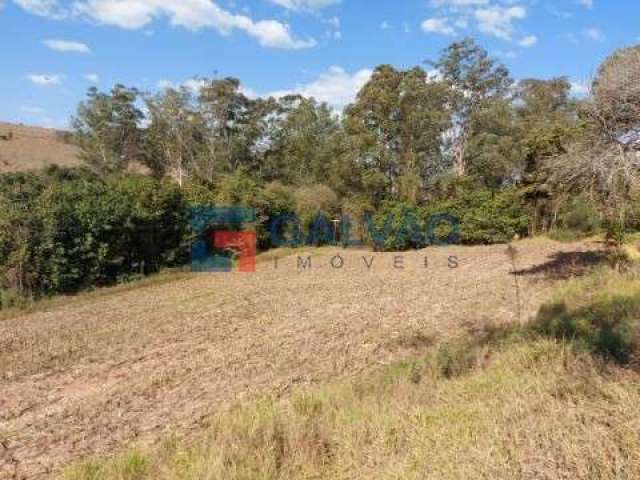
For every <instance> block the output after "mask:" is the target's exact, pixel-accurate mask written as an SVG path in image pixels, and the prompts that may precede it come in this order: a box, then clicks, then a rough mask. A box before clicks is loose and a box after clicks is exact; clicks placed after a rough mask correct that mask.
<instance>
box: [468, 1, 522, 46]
mask: <svg viewBox="0 0 640 480" xmlns="http://www.w3.org/2000/svg"><path fill="white" fill-rule="evenodd" d="M474 16H475V18H476V21H477V22H478V29H479V30H480V31H481V32H483V33H487V34H489V35H493V36H494V37H497V38H501V39H503V40H511V37H512V36H513V33H514V26H513V21H514V20H522V19H524V18H526V16H527V9H526V8H524V7H522V6H519V5H518V6H514V7H501V6H497V5H493V6H490V7H487V8H479V9H478V10H476V11H475V13H474Z"/></svg>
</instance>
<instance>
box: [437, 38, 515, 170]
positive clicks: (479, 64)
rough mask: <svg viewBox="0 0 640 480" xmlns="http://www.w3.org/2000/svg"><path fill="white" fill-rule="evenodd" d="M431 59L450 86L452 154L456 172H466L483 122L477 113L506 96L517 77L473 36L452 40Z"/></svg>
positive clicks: (449, 141)
mask: <svg viewBox="0 0 640 480" xmlns="http://www.w3.org/2000/svg"><path fill="white" fill-rule="evenodd" d="M427 63H428V64H429V65H431V66H432V67H433V68H435V69H436V71H437V72H438V75H439V76H441V78H442V80H443V82H444V83H445V84H446V85H447V86H448V87H449V89H448V98H447V107H448V111H449V114H450V115H451V120H452V122H453V127H452V129H451V130H450V131H449V133H448V143H449V145H448V154H449V156H450V159H451V163H452V166H453V170H454V172H455V174H456V175H457V176H464V175H466V174H467V160H468V151H467V149H468V147H469V142H470V140H471V137H472V136H473V135H474V134H475V133H477V132H476V131H475V130H476V129H477V127H478V126H479V124H478V122H474V116H476V115H478V114H480V113H482V111H483V110H486V109H487V108H491V107H492V106H495V103H496V102H498V101H501V100H504V99H505V97H507V96H508V95H509V93H510V90H511V86H512V84H513V80H512V79H511V77H510V75H509V71H508V70H507V68H506V67H505V66H504V65H502V64H501V63H499V62H497V61H495V60H494V59H492V58H490V57H489V54H488V52H487V51H486V50H485V49H483V48H482V47H481V46H479V45H478V44H477V43H476V42H475V41H474V40H473V39H471V38H466V39H464V40H462V41H460V42H455V43H452V44H451V45H449V46H448V47H447V48H445V49H444V50H443V52H442V54H441V56H440V58H439V59H438V60H437V61H435V62H432V61H430V62H427Z"/></svg>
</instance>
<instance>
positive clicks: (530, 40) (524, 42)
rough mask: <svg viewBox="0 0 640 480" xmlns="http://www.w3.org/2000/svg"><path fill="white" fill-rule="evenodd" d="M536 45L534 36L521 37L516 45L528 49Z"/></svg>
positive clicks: (536, 41) (536, 38) (536, 40)
mask: <svg viewBox="0 0 640 480" xmlns="http://www.w3.org/2000/svg"><path fill="white" fill-rule="evenodd" d="M537 43H538V37H536V36H535V35H527V36H526V37H522V38H521V39H520V40H519V41H518V45H520V46H521V47H525V48H530V47H533V46H535V45H536V44H537Z"/></svg>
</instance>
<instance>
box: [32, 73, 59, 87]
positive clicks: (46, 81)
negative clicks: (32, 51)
mask: <svg viewBox="0 0 640 480" xmlns="http://www.w3.org/2000/svg"><path fill="white" fill-rule="evenodd" d="M27 79H28V80H29V81H30V82H31V83H34V84H36V85H40V86H49V85H59V84H60V82H62V77H61V76H60V75H43V74H38V73H30V74H29V75H27Z"/></svg>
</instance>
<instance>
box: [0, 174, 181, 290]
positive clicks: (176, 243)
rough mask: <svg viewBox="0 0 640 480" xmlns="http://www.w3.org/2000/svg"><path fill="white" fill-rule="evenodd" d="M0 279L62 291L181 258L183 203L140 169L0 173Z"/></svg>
mask: <svg viewBox="0 0 640 480" xmlns="http://www.w3.org/2000/svg"><path fill="white" fill-rule="evenodd" d="M0 185H1V187H0V192H1V193H0V205H1V207H0V208H1V211H0V228H1V230H2V233H0V273H1V274H2V276H1V279H2V284H3V285H2V287H3V288H4V289H8V290H17V291H20V292H25V293H29V294H35V295H41V294H51V293H69V292H75V291H78V290H80V289H82V288H86V287H89V286H92V285H104V284H109V283H113V282H115V281H118V280H122V279H126V278H127V277H129V276H131V275H139V274H147V273H150V272H153V271H157V270H158V269H160V268H162V267H164V266H171V265H176V264H180V263H184V262H185V261H186V253H187V251H188V250H187V249H186V245H185V239H186V237H187V225H188V222H187V218H188V208H187V207H188V205H187V203H186V201H185V200H184V197H183V196H182V194H181V193H180V191H179V189H178V188H177V186H174V185H173V184H171V183H168V182H158V181H155V180H153V179H150V178H147V177H142V176H127V177H123V178H117V179H108V180H99V179H96V178H93V179H89V178H82V179H78V178H72V179H70V180H67V181H62V182H60V181H49V180H48V178H47V177H46V175H44V176H36V175H29V176H22V177H16V176H13V177H5V178H2V180H1V181H0Z"/></svg>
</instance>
